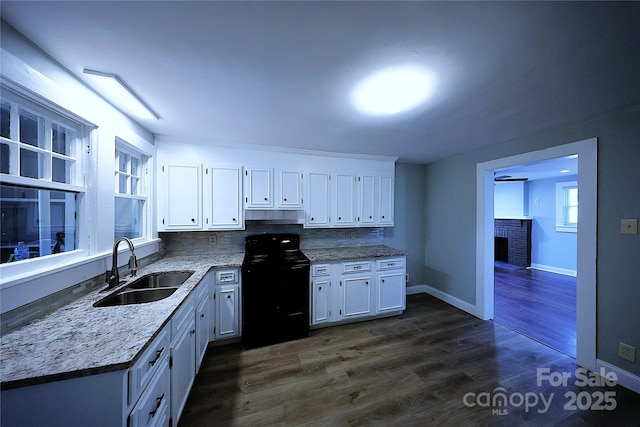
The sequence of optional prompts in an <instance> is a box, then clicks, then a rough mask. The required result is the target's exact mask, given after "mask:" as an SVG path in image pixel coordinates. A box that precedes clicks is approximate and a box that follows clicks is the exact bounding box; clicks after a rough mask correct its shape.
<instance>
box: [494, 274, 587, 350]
mask: <svg viewBox="0 0 640 427" xmlns="http://www.w3.org/2000/svg"><path fill="white" fill-rule="evenodd" d="M494 272H495V276H494V321H495V322H497V323H500V324H501V325H503V326H506V327H507V328H510V329H513V330H514V331H517V332H519V333H521V334H523V335H526V336H528V337H530V338H532V339H534V340H536V341H540V342H541V343H543V344H546V345H548V346H550V347H551V348H554V349H556V350H558V351H561V352H563V353H564V354H567V355H569V356H571V357H574V358H575V357H576V278H575V277H571V276H565V275H561V274H555V273H549V272H546V271H539V270H533V269H525V268H520V269H516V270H512V269H506V268H501V267H496V268H495V269H494Z"/></svg>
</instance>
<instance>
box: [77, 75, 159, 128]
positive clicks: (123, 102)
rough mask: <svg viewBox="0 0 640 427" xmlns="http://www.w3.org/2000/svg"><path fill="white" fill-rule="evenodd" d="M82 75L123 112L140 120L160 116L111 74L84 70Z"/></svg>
mask: <svg viewBox="0 0 640 427" xmlns="http://www.w3.org/2000/svg"><path fill="white" fill-rule="evenodd" d="M83 72H84V74H86V75H87V76H89V77H90V79H91V81H92V83H93V85H94V88H95V89H97V90H98V92H99V93H100V94H102V96H104V97H105V98H107V99H108V100H110V101H111V102H113V103H114V104H115V105H116V106H118V107H120V108H121V109H123V110H124V111H125V112H127V113H129V114H132V115H134V116H136V117H138V118H141V119H149V120H151V119H156V120H158V119H159V118H160V116H158V115H157V114H156V112H155V111H153V110H152V109H151V107H149V106H148V105H147V104H146V103H145V102H144V101H143V100H142V99H141V98H140V97H139V96H138V95H136V94H135V93H134V92H133V91H132V90H131V89H129V87H128V86H127V85H125V84H124V82H123V81H122V80H120V78H119V77H118V76H117V75H115V74H111V73H104V72H102V71H95V70H89V69H87V68H85V69H84V70H83Z"/></svg>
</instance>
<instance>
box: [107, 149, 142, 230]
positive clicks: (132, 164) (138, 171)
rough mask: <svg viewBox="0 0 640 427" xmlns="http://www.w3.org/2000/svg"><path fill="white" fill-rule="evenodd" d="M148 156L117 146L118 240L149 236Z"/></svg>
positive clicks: (116, 206) (116, 217) (116, 210)
mask: <svg viewBox="0 0 640 427" xmlns="http://www.w3.org/2000/svg"><path fill="white" fill-rule="evenodd" d="M146 162H147V157H145V156H143V155H141V154H140V153H137V152H135V151H134V150H132V149H130V148H128V147H127V146H126V145H125V144H124V143H121V142H117V143H116V163H115V166H116V167H115V193H116V196H115V221H114V224H115V232H114V237H115V238H116V239H118V238H120V237H128V238H130V239H135V238H139V237H145V235H146V233H145V229H146V227H145V217H146V202H147V197H146V191H145V183H144V180H143V173H142V172H143V171H146Z"/></svg>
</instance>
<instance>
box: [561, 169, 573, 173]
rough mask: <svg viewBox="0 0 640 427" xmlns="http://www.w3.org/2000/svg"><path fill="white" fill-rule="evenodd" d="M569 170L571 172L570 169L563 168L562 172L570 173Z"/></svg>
mask: <svg viewBox="0 0 640 427" xmlns="http://www.w3.org/2000/svg"><path fill="white" fill-rule="evenodd" d="M569 172H571V171H570V170H569V169H562V170H561V171H560V173H569Z"/></svg>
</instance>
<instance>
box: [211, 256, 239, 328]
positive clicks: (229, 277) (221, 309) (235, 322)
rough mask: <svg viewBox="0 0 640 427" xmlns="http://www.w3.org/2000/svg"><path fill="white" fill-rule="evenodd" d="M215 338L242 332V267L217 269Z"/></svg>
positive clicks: (215, 276) (215, 277)
mask: <svg viewBox="0 0 640 427" xmlns="http://www.w3.org/2000/svg"><path fill="white" fill-rule="evenodd" d="M214 283H215V286H214V311H215V316H216V317H215V328H214V334H213V337H214V338H215V340H224V339H230V338H238V337H240V335H241V333H242V330H241V329H242V328H241V324H242V323H241V319H242V317H241V313H240V307H241V305H240V269H238V268H229V269H216V270H215V274H214Z"/></svg>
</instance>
